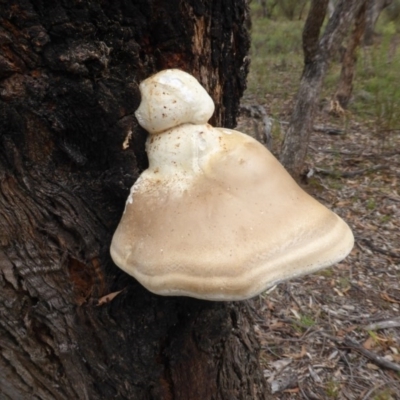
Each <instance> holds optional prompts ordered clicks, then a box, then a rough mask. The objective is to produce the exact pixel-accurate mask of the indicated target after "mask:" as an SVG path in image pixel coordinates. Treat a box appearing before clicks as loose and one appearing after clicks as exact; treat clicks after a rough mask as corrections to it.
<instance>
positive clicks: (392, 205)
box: [238, 98, 400, 400]
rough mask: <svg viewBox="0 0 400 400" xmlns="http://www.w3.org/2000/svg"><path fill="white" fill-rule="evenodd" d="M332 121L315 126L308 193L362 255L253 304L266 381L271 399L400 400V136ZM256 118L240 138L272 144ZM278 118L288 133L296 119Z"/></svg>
mask: <svg viewBox="0 0 400 400" xmlns="http://www.w3.org/2000/svg"><path fill="white" fill-rule="evenodd" d="M267 100H268V99H267ZM245 102H246V103H247V105H248V106H249V105H250V106H254V100H253V101H252V99H251V98H247V99H245ZM256 106H258V107H259V106H260V104H256ZM261 107H263V108H264V110H265V111H266V113H267V115H268V112H269V110H268V106H266V105H261ZM285 108H286V109H287V110H289V109H290V107H285ZM330 111H331V112H329V107H328V106H325V107H322V106H321V110H320V112H319V114H318V117H317V120H316V121H315V126H314V127H315V128H316V129H315V130H314V132H313V134H312V138H311V141H310V146H309V155H308V160H307V165H306V168H305V171H304V176H303V182H302V184H303V186H304V188H305V190H306V191H308V192H309V193H311V194H312V195H313V196H314V197H316V198H317V199H318V200H319V201H321V202H322V203H323V204H325V205H326V206H328V207H329V208H330V209H332V210H333V211H335V212H336V213H337V214H339V215H340V216H341V217H342V218H343V219H344V220H345V221H346V222H347V223H348V224H349V225H350V226H351V228H352V230H353V232H354V236H355V246H354V249H353V251H352V252H351V254H350V255H349V256H348V257H347V258H346V259H345V260H344V261H342V262H341V263H339V264H337V265H335V266H334V267H332V268H329V269H326V270H322V271H320V272H318V273H316V274H313V275H309V276H306V277H303V278H301V279H295V280H292V281H290V282H287V283H284V284H280V285H278V286H276V287H273V288H271V289H269V290H268V291H267V292H266V293H265V294H264V295H263V296H260V297H259V298H258V299H257V300H256V301H255V305H256V308H257V309H258V314H259V320H258V323H257V326H256V329H257V332H258V334H259V337H260V341H261V344H262V363H263V366H264V375H265V377H266V378H267V380H268V382H269V385H270V389H271V391H272V393H273V395H272V397H271V399H279V400H285V399H321V400H322V399H349V400H350V399H351V400H354V399H360V400H366V399H380V400H389V399H400V150H399V149H400V131H391V132H379V131H378V130H377V129H374V128H373V127H372V128H371V126H369V124H368V123H363V122H358V121H357V120H356V118H353V116H352V115H351V114H350V113H348V112H343V113H341V112H336V114H335V115H332V110H330ZM336 111H337V110H336ZM339 111H340V110H339ZM254 114H257V113H253V116H251V115H250V113H249V112H247V111H246V112H243V114H242V117H241V118H240V120H239V126H238V129H239V130H242V131H247V133H250V134H252V135H253V136H256V137H258V138H259V139H260V138H261V140H263V139H264V140H263V141H264V142H266V140H265V137H263V134H264V128H265V126H264V125H263V124H262V122H261V119H262V118H261V119H260V118H259V117H257V115H256V116H254ZM264 117H265V115H264ZM279 118H280V120H279V121H276V120H271V123H272V125H273V126H276V125H277V124H278V126H280V127H281V128H282V130H284V127H285V120H286V121H287V120H288V118H289V117H288V113H286V114H285V113H284V112H283V113H282V115H281V116H280V117H279ZM264 121H265V119H264ZM282 130H281V131H282ZM272 131H273V130H272ZM275 136H276V135H275ZM278 136H279V135H278ZM272 139H273V141H272V149H271V150H272V152H273V153H275V154H279V144H280V142H281V138H279V137H278V138H276V137H273V138H272Z"/></svg>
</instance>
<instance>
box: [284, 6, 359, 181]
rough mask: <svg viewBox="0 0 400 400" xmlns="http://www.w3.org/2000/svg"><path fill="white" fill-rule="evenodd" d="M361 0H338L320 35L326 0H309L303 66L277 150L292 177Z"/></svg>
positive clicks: (301, 160)
mask: <svg viewBox="0 0 400 400" xmlns="http://www.w3.org/2000/svg"><path fill="white" fill-rule="evenodd" d="M364 1H365V0H354V1H347V0H340V1H339V2H338V4H337V5H336V8H335V12H334V13H333V15H332V17H331V18H330V19H329V21H328V24H327V27H326V29H325V32H324V33H323V35H322V37H321V39H319V31H320V28H321V26H322V22H323V17H324V16H325V14H326V9H327V6H328V1H326V0H324V1H320V0H313V1H312V3H311V7H310V11H309V14H308V17H307V20H306V23H305V27H304V31H303V50H304V69H303V74H302V77H301V81H300V87H299V90H298V92H297V96H296V101H295V105H294V109H293V112H292V115H291V118H290V122H289V127H288V130H287V132H286V135H285V139H284V142H283V147H282V153H281V162H282V164H283V165H284V166H285V167H286V168H287V170H288V171H289V172H290V173H291V174H292V175H293V176H295V177H296V176H298V175H299V174H300V173H301V169H302V167H303V164H304V161H305V158H306V155H307V148H308V143H309V138H310V134H311V130H312V125H313V121H314V115H315V110H316V107H317V104H318V100H319V96H320V93H321V86H322V82H323V79H324V77H325V75H326V72H327V70H328V66H329V63H330V61H331V59H332V56H333V54H334V53H335V51H336V50H337V48H338V46H339V44H340V43H341V41H342V39H343V38H344V35H345V33H346V31H347V30H348V28H349V26H350V24H351V22H352V21H353V20H354V16H355V14H356V13H357V12H358V10H359V8H360V7H361V5H362V4H363V2H364Z"/></svg>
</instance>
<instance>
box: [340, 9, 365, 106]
mask: <svg viewBox="0 0 400 400" xmlns="http://www.w3.org/2000/svg"><path fill="white" fill-rule="evenodd" d="M366 11H367V4H366V3H364V4H363V5H362V6H361V8H360V9H359V11H358V13H357V16H356V20H355V26H354V29H353V32H352V33H351V35H350V37H349V40H348V43H347V47H346V51H345V52H344V55H343V59H342V69H341V71H340V78H339V83H338V87H337V90H336V93H335V96H334V97H335V100H336V101H337V102H338V104H339V105H340V107H342V108H346V107H347V105H348V104H349V101H350V99H351V95H352V93H353V80H354V75H355V72H356V65H357V49H358V47H359V46H360V43H361V39H362V36H363V34H364V31H365V19H366Z"/></svg>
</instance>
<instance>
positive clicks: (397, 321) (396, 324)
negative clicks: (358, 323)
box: [364, 317, 400, 331]
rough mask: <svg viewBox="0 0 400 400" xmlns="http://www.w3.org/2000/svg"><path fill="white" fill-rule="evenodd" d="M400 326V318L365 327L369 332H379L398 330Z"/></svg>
mask: <svg viewBox="0 0 400 400" xmlns="http://www.w3.org/2000/svg"><path fill="white" fill-rule="evenodd" d="M399 326H400V317H397V318H391V319H387V320H385V321H379V322H374V323H373V324H369V325H366V326H364V329H365V330H367V331H378V330H380V329H387V328H398V327H399Z"/></svg>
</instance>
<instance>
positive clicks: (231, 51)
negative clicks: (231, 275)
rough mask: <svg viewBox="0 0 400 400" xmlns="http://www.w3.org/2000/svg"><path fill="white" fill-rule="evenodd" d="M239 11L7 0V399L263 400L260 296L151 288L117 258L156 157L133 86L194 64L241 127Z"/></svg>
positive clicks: (0, 17)
mask: <svg viewBox="0 0 400 400" xmlns="http://www.w3.org/2000/svg"><path fill="white" fill-rule="evenodd" d="M246 15H247V9H246V4H245V1H244V0H236V1H233V0H218V1H215V0H168V1H166V0H165V1H163V0H155V1H154V0H136V1H134V0H132V1H129V0H120V1H100V0H98V1H90V2H86V1H83V2H82V1H79V0H64V1H61V0H53V1H48V2H44V1H42V0H19V1H12V0H0V49H1V50H0V398H1V399H18V400H19V399H52V400H53V399H68V400H70V399H90V400H94V399H111V398H116V399H135V400H141V399H163V400H164V399H165V400H167V399H178V400H188V399H189V400H190V399H202V400H206V399H227V400H228V399H229V400H231V399H248V400H250V399H264V398H265V396H266V392H265V383H264V380H263V377H262V373H261V371H260V368H259V364H258V344H257V341H256V340H255V333H254V330H253V322H252V315H253V311H252V307H251V302H242V303H235V304H232V303H215V302H205V301H199V300H194V299H188V298H172V297H171V298H166V297H159V296H155V295H152V294H151V293H149V292H147V291H146V290H145V289H144V288H143V287H141V286H140V285H139V284H138V283H137V282H136V281H135V280H134V279H133V278H131V277H129V276H128V275H126V274H125V273H123V272H122V271H120V270H119V269H118V268H117V267H116V266H115V265H114V264H113V263H112V261H111V259H110V256H109V244H110V240H111V237H112V234H113V232H114V230H115V228H116V226H117V224H118V222H119V219H120V217H121V215H122V212H123V209H124V203H125V199H126V197H127V195H128V192H129V188H130V186H131V185H132V184H133V183H134V181H135V179H136V178H137V177H138V174H139V173H140V171H141V170H143V169H144V168H146V163H147V159H146V155H145V152H144V141H145V137H146V133H145V132H144V131H143V130H142V129H141V128H140V127H138V125H137V122H136V120H135V118H134V116H133V112H134V110H135V109H136V107H137V106H138V104H139V102H140V95H139V91H138V82H139V81H140V80H142V79H143V78H145V77H147V76H149V75H150V74H151V73H154V72H155V71H158V70H161V69H164V68H170V67H177V68H181V69H184V70H186V71H188V72H191V73H193V74H194V75H195V76H196V77H198V78H199V80H200V81H201V82H202V83H203V84H204V85H205V87H206V88H207V90H208V91H209V92H210V94H211V96H212V97H213V98H214V100H215V102H216V104H217V105H218V106H217V110H216V114H215V117H214V121H213V123H215V124H221V125H224V126H227V127H232V126H233V125H234V123H235V113H236V110H237V107H238V102H239V98H240V96H241V95H242V92H243V90H244V87H245V79H246V72H247V65H246V62H245V59H246V58H245V57H246V53H247V50H248V47H249V39H248V33H247V31H246V29H245V25H244V22H245V18H246ZM126 138H130V140H129V148H128V149H126V150H123V148H122V144H123V142H124V140H125V139H126ZM118 291H121V292H120V293H119V294H118V295H117V296H116V297H115V298H113V299H112V300H111V301H109V302H104V301H103V300H104V296H105V295H107V294H110V293H115V292H118ZM99 299H101V301H100V303H99Z"/></svg>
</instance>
